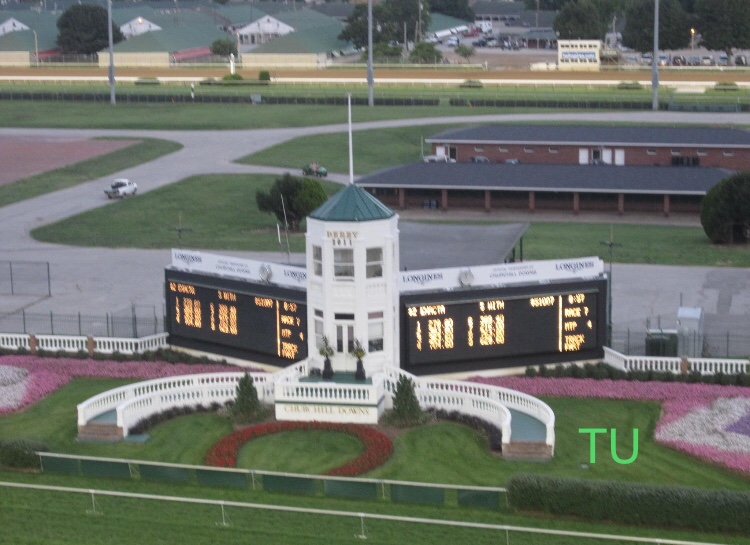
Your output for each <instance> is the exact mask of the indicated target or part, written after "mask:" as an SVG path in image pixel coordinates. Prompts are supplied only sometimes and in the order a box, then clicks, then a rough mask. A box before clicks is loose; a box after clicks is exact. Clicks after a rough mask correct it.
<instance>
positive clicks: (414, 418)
mask: <svg viewBox="0 0 750 545" xmlns="http://www.w3.org/2000/svg"><path fill="white" fill-rule="evenodd" d="M423 419H424V413H423V412H422V408H421V407H420V406H419V400H417V394H416V393H415V392H414V382H413V381H412V380H411V379H410V378H409V377H407V376H406V375H401V377H399V379H398V383H396V391H395V392H394V393H393V411H392V413H391V420H392V422H393V423H394V424H396V425H399V426H413V425H415V424H419V423H420V422H421V421H422V420H423Z"/></svg>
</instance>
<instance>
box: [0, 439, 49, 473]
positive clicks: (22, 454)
mask: <svg viewBox="0 0 750 545" xmlns="http://www.w3.org/2000/svg"><path fill="white" fill-rule="evenodd" d="M48 450H49V447H47V445H46V444H45V443H43V442H41V441H34V440H32V439H12V440H10V441H0V466H4V467H12V468H15V469H39V468H40V467H41V465H40V461H39V456H37V454H36V453H37V452H46V451H48Z"/></svg>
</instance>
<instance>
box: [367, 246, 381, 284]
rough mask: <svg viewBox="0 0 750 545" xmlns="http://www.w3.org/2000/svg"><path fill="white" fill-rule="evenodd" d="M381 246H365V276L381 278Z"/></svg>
mask: <svg viewBox="0 0 750 545" xmlns="http://www.w3.org/2000/svg"><path fill="white" fill-rule="evenodd" d="M382 276H383V248H367V278H382Z"/></svg>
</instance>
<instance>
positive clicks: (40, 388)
mask: <svg viewBox="0 0 750 545" xmlns="http://www.w3.org/2000/svg"><path fill="white" fill-rule="evenodd" d="M0 366H11V367H17V368H21V369H26V370H27V371H28V372H29V375H28V377H27V378H26V379H25V381H24V383H25V388H26V390H25V393H24V395H23V399H22V400H21V402H20V403H19V404H17V405H13V406H11V405H7V404H5V403H4V402H3V401H4V400H2V399H0V413H8V412H12V411H16V410H18V409H22V408H24V407H27V406H29V405H31V404H32V403H36V402H37V401H39V400H40V399H42V398H43V397H45V396H47V395H49V394H51V393H52V392H54V391H55V390H57V389H58V388H60V387H61V386H63V385H65V384H67V383H68V382H69V381H70V380H71V379H73V378H74V377H92V378H133V379H143V380H150V379H156V378H164V377H173V376H177V375H195V374H200V373H226V372H238V371H242V369H240V368H238V367H233V366H231V365H222V364H200V365H187V364H182V363H178V364H172V363H165V362H158V361H155V362H150V361H110V360H79V359H75V358H38V357H35V356H0ZM247 370H248V371H250V369H247Z"/></svg>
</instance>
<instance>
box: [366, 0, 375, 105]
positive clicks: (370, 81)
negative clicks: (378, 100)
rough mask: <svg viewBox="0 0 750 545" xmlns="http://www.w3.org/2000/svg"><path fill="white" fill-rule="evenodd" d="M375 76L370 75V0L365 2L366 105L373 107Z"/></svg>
mask: <svg viewBox="0 0 750 545" xmlns="http://www.w3.org/2000/svg"><path fill="white" fill-rule="evenodd" d="M374 86H375V75H374V74H373V73H372V0H367V105H368V106H370V107H372V106H374V105H375V90H374Z"/></svg>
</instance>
